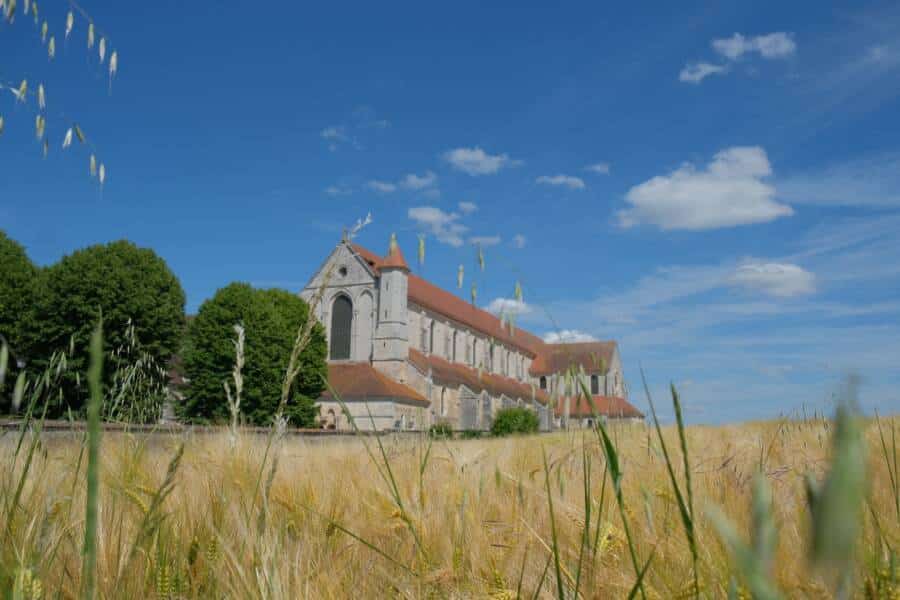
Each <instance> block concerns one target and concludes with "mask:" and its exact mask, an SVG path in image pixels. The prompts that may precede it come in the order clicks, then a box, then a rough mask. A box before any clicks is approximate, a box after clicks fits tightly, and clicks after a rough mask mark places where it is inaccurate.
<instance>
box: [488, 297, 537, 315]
mask: <svg viewBox="0 0 900 600" xmlns="http://www.w3.org/2000/svg"><path fill="white" fill-rule="evenodd" d="M485 310H487V311H488V312H491V313H493V314H495V315H507V316H518V315H525V314H528V313H530V312H531V311H532V308H531V306H529V305H528V304H526V303H525V302H522V301H521V300H516V299H515V298H494V299H493V300H491V303H490V304H488V305H487V306H486V307H485Z"/></svg>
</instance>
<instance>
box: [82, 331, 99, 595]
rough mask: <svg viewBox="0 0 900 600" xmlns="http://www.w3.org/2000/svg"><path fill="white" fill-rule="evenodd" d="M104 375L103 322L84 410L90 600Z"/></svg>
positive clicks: (85, 583) (85, 572)
mask: <svg viewBox="0 0 900 600" xmlns="http://www.w3.org/2000/svg"><path fill="white" fill-rule="evenodd" d="M102 375H103V321H102V319H101V321H100V323H98V324H97V327H96V329H94V333H93V334H92V335H91V345H90V367H89V368H88V388H89V390H90V397H89V398H88V407H87V428H88V464H87V500H86V506H85V517H84V550H83V555H84V562H83V565H82V576H81V577H82V594H83V597H84V598H88V599H92V598H94V596H95V595H96V592H97V514H98V509H99V504H100V406H101V404H102V402H103V390H102V388H101V385H102V381H101V378H102Z"/></svg>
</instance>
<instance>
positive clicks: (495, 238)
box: [469, 235, 503, 247]
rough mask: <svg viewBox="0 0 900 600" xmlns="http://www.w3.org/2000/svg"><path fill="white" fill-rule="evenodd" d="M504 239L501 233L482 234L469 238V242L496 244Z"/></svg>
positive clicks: (476, 244)
mask: <svg viewBox="0 0 900 600" xmlns="http://www.w3.org/2000/svg"><path fill="white" fill-rule="evenodd" d="M502 241H503V239H502V238H501V237H500V236H499V235H481V236H473V237H470V238H469V243H470V244H473V245H475V246H485V247H487V246H496V245H497V244H499V243H500V242H502Z"/></svg>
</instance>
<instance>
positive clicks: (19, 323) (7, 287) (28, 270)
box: [0, 231, 38, 358]
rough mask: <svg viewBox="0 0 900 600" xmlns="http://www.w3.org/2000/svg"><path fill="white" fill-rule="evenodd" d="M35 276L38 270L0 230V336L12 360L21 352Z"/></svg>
mask: <svg viewBox="0 0 900 600" xmlns="http://www.w3.org/2000/svg"><path fill="white" fill-rule="evenodd" d="M37 274H38V268H37V267H36V266H34V263H32V262H31V259H29V258H28V255H27V254H25V249H24V248H23V247H22V246H21V245H20V244H19V243H17V242H16V241H14V240H12V239H10V238H9V237H8V236H7V235H6V234H5V233H4V232H3V231H0V335H2V336H3V338H5V339H6V342H7V343H8V344H9V346H10V350H11V352H12V355H13V358H18V357H19V353H20V352H21V344H22V328H23V326H24V324H25V322H26V316H27V313H28V310H29V309H30V307H31V304H32V303H33V301H34V282H35V279H36V278H37ZM0 339H2V338H0Z"/></svg>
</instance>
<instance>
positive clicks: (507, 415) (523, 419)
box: [491, 407, 540, 436]
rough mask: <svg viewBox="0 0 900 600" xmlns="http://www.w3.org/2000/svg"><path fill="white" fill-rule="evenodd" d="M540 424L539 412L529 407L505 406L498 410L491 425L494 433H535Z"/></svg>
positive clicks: (499, 434)
mask: <svg viewBox="0 0 900 600" xmlns="http://www.w3.org/2000/svg"><path fill="white" fill-rule="evenodd" d="M539 426H540V421H539V420H538V416H537V414H536V413H535V412H534V411H533V410H529V409H527V408H521V407H514V408H503V409H500V410H498V411H497V416H496V417H494V423H493V424H492V425H491V434H492V435H497V436H501V435H511V434H514V433H535V432H536V431H537V430H538V427H539Z"/></svg>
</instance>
